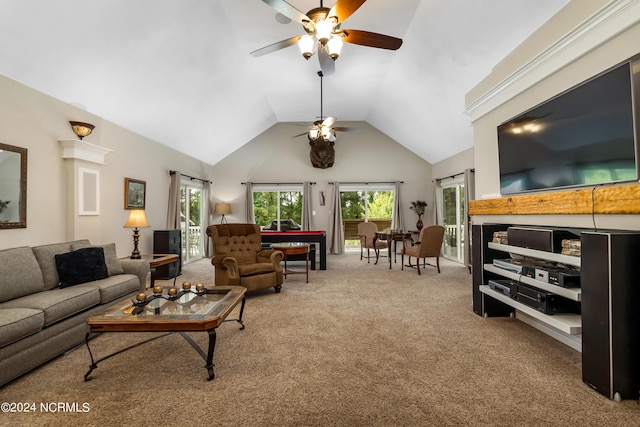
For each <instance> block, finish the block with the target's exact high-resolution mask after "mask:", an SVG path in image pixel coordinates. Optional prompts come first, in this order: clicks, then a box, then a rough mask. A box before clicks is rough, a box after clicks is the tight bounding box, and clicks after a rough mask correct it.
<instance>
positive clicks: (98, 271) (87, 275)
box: [55, 247, 109, 288]
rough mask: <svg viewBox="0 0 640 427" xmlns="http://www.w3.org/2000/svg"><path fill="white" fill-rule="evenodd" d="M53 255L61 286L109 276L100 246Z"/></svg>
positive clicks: (64, 286)
mask: <svg viewBox="0 0 640 427" xmlns="http://www.w3.org/2000/svg"><path fill="white" fill-rule="evenodd" d="M55 257H56V267H57V269H58V276H59V277H60V283H59V284H58V286H59V287H61V288H66V287H68V286H73V285H79V284H80V283H87V282H91V281H94V280H99V279H106V278H107V277H109V273H108V272H107V264H106V263H105V261H104V249H103V248H101V247H90V248H82V249H78V250H76V251H73V252H67V253H64V254H58V255H56V256H55Z"/></svg>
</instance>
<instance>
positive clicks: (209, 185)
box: [202, 181, 215, 258]
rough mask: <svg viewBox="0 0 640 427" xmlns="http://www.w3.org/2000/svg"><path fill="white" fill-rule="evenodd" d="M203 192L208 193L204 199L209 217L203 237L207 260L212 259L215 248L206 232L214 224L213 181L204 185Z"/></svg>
mask: <svg viewBox="0 0 640 427" xmlns="http://www.w3.org/2000/svg"><path fill="white" fill-rule="evenodd" d="M203 190H204V191H205V192H206V197H205V198H204V199H205V200H206V201H207V213H208V215H207V217H206V221H205V223H204V225H203V226H204V231H205V233H202V236H203V237H204V239H205V241H204V256H205V257H207V258H211V257H212V256H213V247H212V246H211V239H210V238H209V236H207V233H206V230H207V228H208V227H209V226H210V225H211V224H213V211H214V207H215V204H214V203H213V183H212V182H211V181H209V182H206V183H205V184H204V185H203Z"/></svg>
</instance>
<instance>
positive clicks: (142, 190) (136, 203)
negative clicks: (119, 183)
mask: <svg viewBox="0 0 640 427" xmlns="http://www.w3.org/2000/svg"><path fill="white" fill-rule="evenodd" d="M146 195H147V183H146V181H140V180H139V179H132V178H125V179H124V208H125V209H129V210H131V209H144V208H145V198H146Z"/></svg>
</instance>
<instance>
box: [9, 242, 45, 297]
mask: <svg viewBox="0 0 640 427" xmlns="http://www.w3.org/2000/svg"><path fill="white" fill-rule="evenodd" d="M43 290H44V281H43V279H42V272H41V271H40V266H39V265H38V261H37V260H36V257H35V256H34V254H33V251H32V250H31V248H29V247H27V246H22V247H19V248H12V249H6V250H2V251H0V302H4V301H9V300H12V299H15V298H18V297H21V296H25V295H29V294H32V293H34V292H40V291H43Z"/></svg>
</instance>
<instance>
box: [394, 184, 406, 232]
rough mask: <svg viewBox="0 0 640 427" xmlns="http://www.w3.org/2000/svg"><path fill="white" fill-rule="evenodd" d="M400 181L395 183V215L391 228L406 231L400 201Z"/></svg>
mask: <svg viewBox="0 0 640 427" xmlns="http://www.w3.org/2000/svg"><path fill="white" fill-rule="evenodd" d="M400 184H401V182H400V181H396V182H395V184H394V185H395V187H394V192H395V193H394V198H393V214H392V215H391V228H392V229H394V230H403V231H404V216H403V213H402V203H401V202H402V201H401V199H400Z"/></svg>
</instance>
